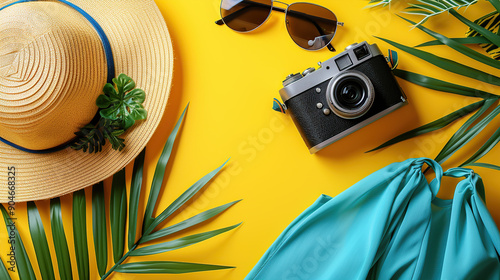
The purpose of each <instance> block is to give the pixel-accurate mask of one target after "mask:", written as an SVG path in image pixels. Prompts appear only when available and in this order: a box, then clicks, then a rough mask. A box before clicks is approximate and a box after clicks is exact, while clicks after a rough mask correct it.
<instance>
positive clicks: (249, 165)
mask: <svg viewBox="0 0 500 280" xmlns="http://www.w3.org/2000/svg"><path fill="white" fill-rule="evenodd" d="M156 2H157V4H158V6H159V7H160V9H161V11H162V13H163V16H164V18H165V21H166V22H167V26H168V27H169V30H170V35H171V37H172V42H173V46H174V55H175V62H174V63H175V66H174V68H175V69H174V84H173V88H172V92H171V95H170V100H169V104H168V108H167V113H166V114H165V116H164V118H163V121H162V123H161V124H160V127H159V129H158V130H157V132H156V133H155V135H154V137H153V139H152V140H151V142H150V143H149V145H148V152H147V156H146V170H147V175H146V181H147V183H146V184H145V185H146V186H149V184H150V182H151V180H152V176H153V173H154V167H155V164H156V160H157V159H158V157H159V155H160V153H161V150H162V148H163V145H164V143H165V141H166V138H167V137H168V135H169V133H170V131H171V129H172V128H173V126H174V123H175V121H176V120H177V118H178V117H179V116H180V114H181V112H182V110H183V108H184V106H186V104H187V103H188V102H190V107H189V110H188V113H187V117H186V119H185V122H184V125H183V127H182V129H181V133H180V137H179V140H178V142H177V144H176V146H175V149H174V153H173V158H172V160H171V163H170V164H169V166H168V167H167V172H166V174H167V177H168V182H167V183H166V184H165V188H164V190H163V191H162V192H161V199H160V200H159V202H160V205H159V206H158V209H161V210H163V209H164V208H165V207H167V206H168V204H169V203H170V202H172V201H173V200H174V199H175V198H176V197H177V196H179V195H180V194H181V193H182V192H183V191H184V190H185V189H186V188H188V187H189V186H191V184H193V183H194V182H195V181H197V180H198V179H199V178H201V177H202V176H204V175H205V174H207V173H208V172H210V171H211V170H213V169H215V168H216V167H218V166H219V165H220V164H222V163H223V162H224V161H226V160H227V159H228V158H231V160H230V162H229V164H228V165H227V167H226V168H225V169H223V171H222V172H221V174H220V175H219V176H217V177H216V178H215V180H213V182H212V183H211V184H210V185H209V187H208V188H206V190H205V191H204V193H203V194H202V195H200V196H199V197H198V198H197V199H196V200H195V201H193V202H192V203H191V204H189V206H188V207H187V208H186V209H184V212H181V213H179V214H178V215H177V216H176V217H175V218H174V219H171V220H169V221H168V223H175V222H176V221H180V220H181V219H185V218H188V217H190V216H192V215H194V214H196V213H199V212H201V211H204V210H207V209H210V208H213V207H216V206H219V205H222V204H225V203H228V202H231V201H234V200H238V199H243V201H241V202H240V203H238V204H237V205H235V206H234V207H232V208H231V209H229V210H228V211H226V212H225V213H223V214H222V215H221V216H219V217H218V218H216V219H215V220H213V221H211V222H208V223H204V224H203V225H202V226H199V227H197V228H196V229H194V230H191V231H188V232H185V233H183V235H186V234H194V233H198V232H202V231H208V230H213V229H217V228H220V227H225V226H230V225H233V224H236V223H239V222H243V224H242V226H240V227H239V228H237V229H236V230H233V231H231V232H229V233H225V234H223V235H220V236H217V237H215V238H213V239H210V240H208V241H205V242H202V243H199V244H196V245H193V246H191V247H187V248H183V249H181V250H178V251H174V252H169V253H164V254H160V255H155V256H152V257H149V258H134V259H130V260H129V261H128V262H131V261H141V260H172V261H185V262H200V263H210V264H221V265H232V266H236V267H237V268H235V269H230V270H225V271H214V272H202V273H194V274H186V275H173V276H151V277H150V276H147V277H148V279H207V280H210V279H243V278H244V276H245V275H246V274H247V273H248V272H249V271H250V269H251V268H252V267H253V266H254V265H255V263H256V262H257V261H258V260H259V258H260V257H261V256H262V254H263V253H264V252H265V251H266V249H267V248H268V247H269V246H270V245H271V244H272V242H273V241H274V240H275V238H276V237H277V236H278V235H279V234H280V233H281V232H282V230H283V229H284V228H285V227H286V226H287V225H288V224H289V223H290V222H291V221H292V220H293V219H294V218H295V217H296V216H297V215H299V214H300V213H301V212H302V211H303V210H304V209H306V208H307V207H308V206H309V205H311V204H312V203H313V202H314V200H315V199H316V198H317V197H318V196H319V195H320V194H328V195H330V196H335V195H337V194H338V193H340V192H342V191H343V190H345V189H346V188H348V187H349V186H351V185H352V184H354V183H355V182H357V181H358V180H360V179H362V178H364V177H365V176H367V175H368V174H370V173H372V172H374V171H376V170H378V169H380V168H382V167H384V166H386V165H388V164H390V163H392V162H395V161H401V160H404V159H407V158H410V157H421V156H428V157H435V156H436V155H437V153H438V152H439V150H440V149H441V147H442V146H443V145H444V144H445V143H446V141H447V139H448V138H449V137H450V136H451V135H452V134H453V133H454V132H455V131H456V130H457V129H458V127H459V125H460V124H461V123H463V121H460V122H457V123H455V124H453V125H452V126H451V127H449V128H446V129H444V130H442V131H441V132H438V133H431V134H429V135H425V136H422V137H418V138H415V139H412V140H409V141H406V142H403V143H400V144H397V145H394V146H392V147H389V148H386V149H384V150H382V151H379V152H374V153H369V154H365V153H364V152H365V151H366V150H369V149H370V148H373V147H375V146H377V145H379V144H381V143H383V142H384V141H386V140H388V139H390V138H392V137H394V136H396V135H398V134H400V133H402V132H405V131H407V130H409V129H411V128H415V127H417V126H420V125H422V124H425V123H428V122H430V121H433V120H435V119H437V118H439V117H442V116H444V115H446V114H448V113H450V112H452V111H454V110H456V109H458V108H460V107H463V106H465V105H467V104H470V103H472V102H474V101H475V99H473V98H466V97H461V96H455V95H452V94H447V93H441V92H435V91H431V90H427V89H424V88H421V87H418V86H415V85H412V84H410V83H407V82H404V81H401V80H400V83H401V85H402V87H403V89H404V91H405V92H406V94H407V96H408V100H409V102H410V103H409V105H407V106H405V107H403V108H402V109H399V110H398V111H396V112H394V113H392V114H390V115H388V116H386V117H384V118H383V119H381V120H379V121H377V122H375V123H373V124H371V125H369V126H368V127H366V128H363V129H361V130H360V131H357V132H355V133H354V134H352V135H350V136H348V137H346V138H344V139H342V140H340V141H338V142H336V143H334V144H333V145H331V146H329V147H328V148H326V149H324V150H322V151H321V152H319V153H318V154H316V155H310V154H309V152H308V150H307V148H306V146H305V144H304V143H303V141H302V139H301V137H300V135H299V133H298V132H297V129H296V127H295V126H294V124H293V123H292V121H291V119H290V117H289V116H288V115H283V114H280V113H277V112H275V111H273V110H271V107H272V99H273V98H274V97H278V96H279V95H278V90H279V89H280V88H281V81H282V80H283V79H284V78H285V77H286V76H287V75H288V74H290V73H295V72H299V71H302V70H304V69H305V68H307V67H311V66H316V63H317V62H318V61H324V60H326V59H329V58H331V57H332V56H333V55H335V53H331V52H329V51H328V50H326V49H324V50H321V51H316V52H311V51H305V50H302V49H301V48H299V47H297V46H296V45H295V44H294V43H293V41H292V40H291V39H290V37H289V35H288V34H287V31H286V28H285V24H284V14H281V13H277V12H274V13H272V15H271V17H270V18H269V20H268V21H267V23H265V24H264V25H263V26H262V27H261V28H259V29H258V30H257V31H255V32H251V33H247V34H239V33H236V32H233V31H231V30H230V29H228V28H227V27H225V26H218V25H216V24H215V23H214V21H215V20H217V19H218V18H219V4H220V2H219V1H218V0H191V1H173V0H157V1H156ZM367 2H368V1H365V0H351V1H340V0H315V1H314V3H316V4H320V5H323V6H325V7H327V8H329V9H331V10H332V11H334V12H335V13H336V15H337V17H338V19H339V20H340V21H343V22H345V26H344V27H340V28H339V30H338V32H337V35H336V37H335V38H334V40H333V45H334V46H335V47H336V48H337V50H339V51H341V50H343V49H344V48H345V47H346V46H348V45H350V44H352V43H354V42H361V41H364V40H367V41H368V42H370V43H377V44H378V45H379V47H380V49H381V50H383V51H384V53H385V52H386V50H387V49H388V48H389V45H388V44H385V43H383V42H382V41H380V40H378V39H376V38H374V37H373V36H381V37H384V38H388V39H392V40H394V41H397V42H399V43H403V44H405V45H410V46H413V45H416V44H418V43H422V42H425V41H428V40H430V39H431V38H430V37H428V36H427V35H425V34H424V33H423V32H421V31H420V30H418V29H413V30H412V29H411V27H410V26H409V24H408V23H406V22H405V21H403V20H401V19H399V18H398V17H397V16H396V15H395V13H397V12H400V11H401V9H402V7H403V6H404V5H401V4H397V3H404V2H405V1H402V0H401V2H397V0H394V2H395V3H396V4H395V5H393V6H392V8H391V10H389V9H387V8H383V9H363V7H364V6H365V5H366V4H367ZM277 5H280V4H277ZM492 10H493V8H492V7H491V6H490V4H489V3H487V1H480V3H479V4H476V5H474V6H472V7H470V8H469V9H468V10H467V11H466V13H465V15H466V17H468V18H470V19H476V18H478V17H479V16H481V15H484V14H486V13H489V12H490V11H492ZM411 18H412V19H414V20H418V17H411ZM426 26H427V27H428V28H431V29H433V30H435V31H438V32H441V33H442V34H445V35H447V36H448V37H463V35H464V33H465V31H466V28H465V27H464V25H463V24H461V23H459V22H458V21H457V20H455V19H454V18H453V17H452V16H450V15H446V14H444V15H441V16H438V17H436V18H433V19H431V20H430V21H429V22H428V23H426ZM131 40H133V38H131ZM426 50H430V51H432V52H434V53H436V54H439V55H443V56H446V57H448V58H452V59H454V60H457V61H460V62H463V63H467V64H469V65H471V66H473V67H481V69H482V70H484V71H487V72H490V73H495V74H496V75H499V74H500V73H499V71H498V70H494V69H492V68H489V67H486V66H482V65H479V64H477V63H474V61H472V60H471V59H468V58H464V57H463V56H461V55H460V54H458V53H456V52H454V51H452V50H450V49H449V48H446V47H429V48H427V49H426ZM399 56H400V66H399V68H400V69H405V70H410V71H415V72H418V73H423V74H426V75H430V76H433V77H436V78H440V79H444V80H447V81H451V82H456V83H461V84H464V85H468V86H470V87H474V88H478V89H483V90H487V91H491V92H498V89H497V88H496V87H494V86H490V85H487V84H483V83H480V82H478V81H475V80H471V79H465V78H461V77H460V76H458V75H454V74H450V73H446V72H445V71H442V70H439V69H437V68H436V67H434V66H432V65H430V64H428V63H425V62H423V61H421V60H419V59H416V58H414V57H412V56H410V55H408V54H406V53H403V52H401V51H399ZM494 126H496V127H498V120H495V121H494ZM494 129H495V128H491V127H490V128H488V129H486V130H485V131H484V132H483V133H482V134H481V139H483V140H484V139H487V137H489V135H491V134H492V132H493V131H494ZM479 145H480V141H475V142H474V143H473V144H470V145H467V146H466V147H465V148H464V149H463V151H461V152H460V153H458V154H457V155H455V156H454V157H452V158H451V159H450V160H449V162H446V163H445V165H444V169H447V168H450V167H453V166H456V165H457V164H459V163H461V162H463V161H464V160H465V159H466V158H468V155H471V154H472V153H473V152H474V150H475V149H477V148H478V147H479ZM499 149H500V148H495V149H494V150H493V151H492V152H490V154H489V155H487V156H486V157H485V158H484V159H483V160H482V162H490V163H496V164H500V162H498V156H499V155H500V151H499ZM127 171H128V172H127V176H128V180H129V182H130V177H131V171H132V166H131V165H130V166H129V168H128V170H127ZM476 171H477V172H478V173H479V174H480V175H482V177H483V179H484V183H485V186H486V196H487V204H488V207H489V209H490V211H491V213H492V215H493V217H494V219H495V221H496V222H497V224H499V223H500V213H499V210H500V206H499V205H500V203H498V202H499V201H500V183H499V182H498V180H497V178H498V174H499V173H498V172H495V171H490V170H486V169H480V168H478V169H477V170H476ZM75 172H77V171H75ZM146 181H145V182H146ZM109 183H110V182H109V181H107V182H106V197H107V198H109V193H110V184H109ZM452 187H453V186H452V185H451V184H450V185H449V186H444V187H443V188H444V189H445V191H444V193H443V194H442V195H443V197H449V196H450V195H451V194H452ZM148 192H149V189H147V190H145V191H143V196H144V195H147V194H148ZM86 194H87V206H88V210H89V211H88V212H87V226H88V233H87V234H88V236H89V238H90V239H92V221H91V211H90V209H91V208H90V206H91V204H90V196H91V192H90V189H87V190H86ZM71 201H72V197H71V195H68V196H64V197H62V206H63V211H64V212H63V215H64V216H63V218H64V225H65V230H66V236H67V238H68V242H69V247H70V255H71V258H72V265H73V270H74V271H75V273H74V277H75V279H77V277H78V276H77V274H76V262H75V259H74V257H75V256H74V250H72V249H71V248H73V242H72V240H73V235H72V220H71V215H70V213H71ZM17 206H18V208H17V212H16V214H17V217H19V218H20V220H19V221H18V223H19V224H18V230H19V231H20V234H21V237H22V239H23V240H24V244H25V246H26V247H27V250H28V254H29V256H30V258H31V260H32V263H33V266H34V268H35V271H36V273H37V276H40V274H39V272H38V265H37V263H36V262H35V261H34V260H35V259H36V257H35V253H34V249H33V245H32V244H31V239H30V237H29V231H28V225H27V219H26V218H23V217H26V204H25V203H21V204H18V205H17ZM37 206H38V208H39V210H40V212H41V215H42V219H43V222H44V225H45V230H46V232H47V234H48V235H49V241H50V240H51V232H50V216H49V201H40V202H37ZM141 207H143V205H141ZM141 221H142V218H140V219H139V223H140V222H141ZM108 230H109V229H108ZM179 236H182V235H178V236H176V237H179ZM6 238H7V233H6V231H5V227H4V226H0V240H6ZM110 238H111V236H110V234H109V233H108V240H110ZM91 241H92V240H91ZM2 242H4V241H2ZM49 243H52V242H49ZM6 245H7V242H6V241H5V243H1V244H0V254H1V257H2V259H3V260H5V256H6V254H7V248H6V247H7V246H6ZM49 246H50V249H51V254H52V258H53V259H54V260H55V252H54V251H53V250H54V249H53V245H49ZM111 252H112V248H111V243H110V242H109V245H108V254H109V260H108V269H109V268H110V267H111V265H112V256H111V254H112V253H111ZM89 255H90V263H91V267H90V269H91V272H92V277H91V279H96V278H98V275H97V273H96V264H95V256H94V248H93V243H92V242H90V243H89ZM54 270H55V274H56V275H57V276H56V277H58V272H57V264H55V263H54ZM15 277H17V275H15ZM144 277H145V276H143V275H133V274H130V275H126V274H119V273H115V274H113V275H112V277H111V278H110V279H143V278H144Z"/></svg>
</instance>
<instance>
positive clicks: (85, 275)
mask: <svg viewBox="0 0 500 280" xmlns="http://www.w3.org/2000/svg"><path fill="white" fill-rule="evenodd" d="M86 208H87V207H86V205H85V191H84V190H79V191H77V192H74V193H73V210H72V213H73V238H74V242H75V255H76V266H77V270H78V278H79V279H80V280H89V279H90V269H89V251H88V250H89V249H88V247H87V212H86V211H85V209H86Z"/></svg>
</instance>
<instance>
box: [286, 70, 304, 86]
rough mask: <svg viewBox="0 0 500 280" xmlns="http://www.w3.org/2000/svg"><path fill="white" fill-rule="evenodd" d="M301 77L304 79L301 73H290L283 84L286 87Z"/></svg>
mask: <svg viewBox="0 0 500 280" xmlns="http://www.w3.org/2000/svg"><path fill="white" fill-rule="evenodd" d="M300 79H302V75H301V74H300V73H296V74H290V75H288V76H287V77H286V78H285V80H284V81H283V86H284V87H286V86H287V85H289V84H291V83H293V82H296V81H298V80H300Z"/></svg>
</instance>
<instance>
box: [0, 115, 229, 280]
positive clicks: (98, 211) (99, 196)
mask: <svg viewBox="0 0 500 280" xmlns="http://www.w3.org/2000/svg"><path fill="white" fill-rule="evenodd" d="M186 109H187V107H186ZM186 109H185V110H184V112H183V114H182V116H181V117H180V119H179V121H178V122H177V125H176V127H175V128H174V130H173V131H172V133H171V135H170V137H169V139H170V141H167V144H166V145H165V147H164V149H163V153H162V156H161V157H160V163H159V164H157V169H156V171H155V177H154V178H153V186H154V187H155V188H158V189H157V190H154V192H156V193H157V194H159V192H160V190H161V187H162V182H163V176H164V173H165V172H164V169H165V167H166V164H167V162H168V158H169V157H170V154H171V151H172V146H173V142H174V140H175V138H176V135H177V133H178V130H179V127H180V125H181V123H182V120H183V118H184V115H185V113H186ZM144 156H145V150H144V151H142V152H141V153H140V155H139V156H138V158H137V159H136V161H135V163H134V171H133V173H134V174H133V175H132V185H131V190H130V195H131V196H134V197H133V198H132V197H131V198H130V207H129V209H130V212H127V193H126V180H125V169H123V170H121V171H120V172H118V173H117V174H115V176H113V183H112V189H111V195H110V201H109V203H110V204H109V209H110V218H109V219H110V225H111V226H110V228H111V236H112V240H111V242H112V244H113V256H114V264H113V266H112V267H111V268H110V269H109V270H107V271H106V268H107V258H108V253H107V246H108V240H107V223H106V210H105V209H106V202H105V192H104V184H103V183H102V182H100V183H98V184H96V185H94V186H93V187H92V199H91V201H92V203H91V206H90V207H91V210H92V230H93V240H94V249H95V253H96V262H97V270H98V273H99V275H101V279H106V278H107V277H108V276H110V275H111V274H112V273H113V272H125V273H155V271H157V272H156V273H188V272H196V271H207V270H217V269H228V268H233V267H229V266H217V265H207V264H196V263H179V262H139V263H133V264H122V263H123V262H124V261H125V260H127V258H128V257H130V256H143V255H149V254H157V253H161V252H166V251H172V250H176V249H180V248H183V247H186V246H190V245H193V244H196V243H199V242H202V241H205V240H207V239H209V238H212V237H215V236H217V235H219V234H222V233H224V232H227V231H230V230H232V229H234V228H236V227H237V226H239V224H238V225H234V226H230V227H226V228H221V229H217V230H212V231H208V232H204V233H198V234H193V235H188V236H185V237H182V238H179V239H176V240H172V241H168V242H163V243H161V244H157V245H150V246H146V247H143V248H140V249H138V246H139V244H142V243H144V242H147V241H151V240H156V239H158V238H161V237H165V236H168V235H171V234H173V233H176V232H180V231H182V230H186V229H189V228H192V227H193V226H195V225H198V224H200V223H203V222H205V221H207V220H209V219H211V218H213V217H215V216H217V215H219V214H221V213H222V212H224V211H225V210H227V209H228V208H229V207H231V206H232V205H234V204H236V203H237V202H238V201H234V202H231V203H228V204H225V205H222V206H219V207H216V208H213V209H210V210H207V211H205V212H202V213H200V214H198V215H195V216H193V217H191V218H189V219H187V220H185V221H182V222H179V223H177V224H174V225H172V226H169V227H167V228H165V229H158V231H157V232H154V233H152V232H153V230H155V229H156V228H157V227H158V226H159V225H160V224H161V223H162V222H163V221H165V220H166V219H167V218H168V217H170V216H171V215H172V214H174V212H176V211H178V210H179V209H180V208H181V207H182V206H183V205H185V203H186V202H187V201H189V200H190V199H192V198H193V196H195V195H196V194H197V193H198V192H199V191H200V190H201V189H203V187H204V186H205V185H206V184H207V183H208V182H209V181H210V180H212V178H213V177H214V176H215V175H216V174H217V173H218V172H219V171H220V170H221V169H222V168H223V166H224V165H225V164H226V163H224V164H223V165H222V166H220V167H218V168H217V169H216V170H214V171H212V172H210V173H209V174H207V175H205V176H204V177H203V178H202V179H200V180H199V181H197V182H196V183H195V184H193V185H192V186H191V187H190V188H189V189H188V190H186V191H185V192H184V193H183V194H182V195H181V196H180V197H179V198H177V199H176V200H175V201H174V202H173V203H172V204H171V205H170V206H169V207H167V209H165V210H164V211H162V212H161V214H160V215H159V216H158V217H156V218H152V216H151V220H150V225H149V227H146V226H145V224H146V223H147V221H146V220H143V224H142V225H141V226H142V228H143V229H145V231H146V233H145V235H142V236H140V237H139V238H136V235H137V217H138V215H139V213H138V212H139V199H140V195H141V188H142V181H143V180H142V177H143V167H144ZM162 169H163V170H162ZM160 177H162V178H160ZM153 197H154V198H152V197H151V195H150V199H149V200H148V203H149V205H150V206H149V207H151V208H148V206H147V207H146V208H147V209H146V211H145V212H148V211H149V212H150V213H152V212H151V211H152V210H151V209H154V207H155V205H156V200H157V197H156V196H153ZM1 209H2V215H3V216H4V220H5V222H6V225H7V227H9V225H10V220H9V219H10V218H9V213H7V212H6V211H5V209H4V208H3V206H2V207H1ZM148 209H150V210H148ZM50 211H51V212H50V217H51V227H52V238H53V241H54V247H55V251H56V257H57V261H58V264H59V273H60V275H61V277H60V278H61V279H71V278H72V271H71V261H70V256H69V252H68V247H67V242H66V236H65V232H64V226H63V222H62V210H61V202H60V199H59V198H55V199H52V200H51V204H50ZM72 211H73V234H74V240H75V242H74V243H75V253H76V261H77V269H78V275H79V278H80V279H82V280H83V279H84V280H88V279H89V275H90V273H89V257H88V248H87V234H86V231H87V227H86V198H85V191H83V190H80V191H77V192H75V193H74V194H73V209H72ZM127 213H130V217H128V218H129V221H130V226H129V232H128V235H129V239H130V242H129V246H128V248H129V250H128V252H126V253H125V254H123V253H124V248H125V230H126V225H125V223H126V220H127ZM12 215H13V214H12ZM28 216H29V217H28V218H29V227H30V233H31V236H32V241H33V245H34V247H35V253H36V256H37V260H38V263H39V266H40V271H41V275H42V277H43V279H44V280H45V279H54V277H55V276H54V270H53V267H52V264H51V261H52V259H51V256H50V252H49V250H48V244H47V236H46V234H45V231H44V228H43V224H42V221H41V218H40V214H39V212H38V209H37V208H36V205H35V203H34V202H29V203H28ZM146 216H148V215H146ZM14 230H15V229H14ZM14 238H15V243H16V244H17V246H16V257H17V267H18V270H19V275H20V278H21V280H25V279H29V280H31V279H35V274H34V272H33V268H32V266H31V263H30V260H29V258H28V256H27V254H26V251H25V249H24V246H23V244H22V241H21V239H20V238H19V236H18V234H17V232H16V235H15V237H14ZM136 239H138V240H137V241H136ZM0 262H1V260H0ZM5 275H7V276H8V273H7V274H6V269H5V266H4V265H3V263H2V264H1V265H0V279H3V278H6V279H8V278H7V277H3V276H5Z"/></svg>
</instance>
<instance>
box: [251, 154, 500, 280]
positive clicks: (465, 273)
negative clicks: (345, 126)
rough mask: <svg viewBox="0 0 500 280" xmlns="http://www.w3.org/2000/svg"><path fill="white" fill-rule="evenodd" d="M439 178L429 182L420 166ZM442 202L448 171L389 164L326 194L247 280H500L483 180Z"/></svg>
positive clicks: (461, 173)
mask: <svg viewBox="0 0 500 280" xmlns="http://www.w3.org/2000/svg"><path fill="white" fill-rule="evenodd" d="M424 164H427V165H428V166H430V167H431V168H432V169H434V172H435V174H436V178H435V179H434V180H433V181H432V182H431V183H430V184H429V183H428V182H427V179H426V178H425V176H424V174H423V172H422V169H423V165H424ZM444 175H445V176H452V177H465V179H463V180H462V181H461V182H460V183H459V184H458V185H457V187H456V190H455V195H454V198H453V200H449V201H447V200H441V199H439V198H436V194H437V193H438V191H439V186H440V182H441V177H442V176H443V170H442V168H441V166H440V165H439V164H438V163H436V162H435V161H433V160H431V159H427V158H419V159H409V160H406V161H404V162H401V163H394V164H391V165H389V166H387V167H385V168H383V169H381V170H379V171H377V172H375V173H373V174H371V175H369V176H368V177H366V178H365V179H363V180H361V181H359V182H358V183H356V184H355V185H353V186H352V187H350V188H349V189H347V190H346V191H344V192H342V193H341V194H339V195H337V196H336V197H333V198H332V197H329V196H326V195H322V196H320V198H318V200H317V201H316V202H315V203H314V204H313V205H312V206H310V207H309V208H308V209H307V210H306V211H304V212H303V213H302V214H301V215H300V216H299V217H298V218H296V219H295V221H293V222H292V224H290V225H289V226H288V227H287V228H286V229H285V231H284V232H283V233H282V234H281V235H280V236H279V237H278V239H277V240H276V241H275V242H274V244H273V245H272V246H271V247H270V248H269V249H268V251H267V252H266V253H265V254H264V256H263V257H262V258H261V260H260V261H259V262H258V263H257V265H256V266H255V267H254V269H253V270H252V271H251V272H250V273H249V274H248V276H247V277H246V278H245V279H246V280H249V279H273V280H274V279H276V280H279V279H283V280H299V279H300V280H302V279H314V280H317V279H500V262H499V258H498V252H499V246H498V245H499V244H500V243H499V240H500V239H499V233H498V229H497V227H496V225H495V223H494V221H493V219H492V217H491V215H490V214H489V212H488V210H487V208H486V206H485V203H484V186H483V184H482V181H481V178H480V177H479V176H478V175H477V174H475V173H474V172H473V171H472V170H470V169H465V168H455V169H450V170H448V171H447V172H445V173H444Z"/></svg>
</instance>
